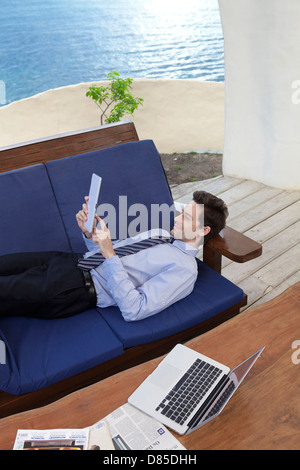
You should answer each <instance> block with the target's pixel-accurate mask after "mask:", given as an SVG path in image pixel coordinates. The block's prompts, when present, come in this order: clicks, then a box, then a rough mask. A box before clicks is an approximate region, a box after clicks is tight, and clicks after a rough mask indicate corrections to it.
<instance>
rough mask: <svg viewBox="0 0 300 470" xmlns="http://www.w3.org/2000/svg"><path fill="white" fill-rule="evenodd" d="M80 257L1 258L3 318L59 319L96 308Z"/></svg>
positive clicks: (25, 255) (30, 255)
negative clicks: (79, 262) (80, 263)
mask: <svg viewBox="0 0 300 470" xmlns="http://www.w3.org/2000/svg"><path fill="white" fill-rule="evenodd" d="M77 262H78V258H77V255H75V254H72V253H62V252H54V251H50V252H41V253H17V254H9V255H4V256H1V257H0V315H2V316H3V315H7V316H10V315H22V316H24V315H25V316H31V317H38V318H59V317H67V316H70V315H75V314H76V313H79V312H82V311H84V310H87V309H88V308H91V307H92V306H95V304H96V297H94V298H93V299H92V300H91V296H90V294H89V292H88V290H87V288H86V285H85V280H84V275H83V272H82V271H81V270H80V269H78V268H77Z"/></svg>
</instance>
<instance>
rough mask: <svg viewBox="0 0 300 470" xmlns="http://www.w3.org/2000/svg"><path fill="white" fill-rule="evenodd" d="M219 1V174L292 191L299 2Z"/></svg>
mask: <svg viewBox="0 0 300 470" xmlns="http://www.w3.org/2000/svg"><path fill="white" fill-rule="evenodd" d="M219 5H220V12H221V19H222V25H223V32H224V42H225V144H224V158H223V172H224V174H225V175H231V176H237V177H240V178H247V179H252V180H256V181H260V182H262V183H265V184H267V185H270V186H275V187H280V188H286V189H300V93H299V92H298V93H297V87H300V82H298V84H297V80H300V27H299V24H300V1H299V0H219ZM293 87H296V88H293Z"/></svg>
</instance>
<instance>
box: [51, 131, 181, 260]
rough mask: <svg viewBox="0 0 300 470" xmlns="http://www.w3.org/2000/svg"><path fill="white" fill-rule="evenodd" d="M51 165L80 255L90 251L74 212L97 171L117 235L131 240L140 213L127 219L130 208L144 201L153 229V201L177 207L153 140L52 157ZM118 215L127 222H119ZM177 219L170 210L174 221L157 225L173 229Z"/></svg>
mask: <svg viewBox="0 0 300 470" xmlns="http://www.w3.org/2000/svg"><path fill="white" fill-rule="evenodd" d="M46 167H47V170H48V173H49V177H50V180H51V183H52V186H53V190H54V193H55V196H56V199H57V201H58V205H59V207H60V210H61V215H62V218H63V221H64V224H65V227H66V232H67V234H68V237H69V239H70V243H71V246H72V250H73V251H74V252H75V253H82V252H84V251H86V246H85V244H84V242H83V240H82V239H81V237H80V236H79V232H78V226H77V223H76V219H75V214H76V212H78V210H79V209H80V208H81V206H82V203H83V198H84V196H86V195H88V193H89V187H90V181H91V176H92V173H96V174H98V175H99V176H101V177H102V178H103V180H102V186H101V192H100V199H99V204H110V205H112V207H113V208H115V210H116V230H115V231H114V230H113V231H112V230H111V234H112V239H119V238H127V235H128V232H127V229H128V227H129V226H130V223H131V222H133V221H134V219H136V218H137V215H136V214H133V215H129V216H128V217H127V212H126V211H127V208H129V207H131V206H132V205H133V204H135V203H140V204H143V205H144V206H145V207H146V208H147V212H148V215H149V219H148V228H149V229H150V228H152V227H151V226H150V220H151V210H150V207H151V204H157V205H160V204H168V205H169V206H170V207H171V206H172V205H173V200H172V196H171V192H170V188H169V185H168V182H167V179H166V176H165V173H164V169H163V166H162V163H161V160H160V156H159V153H158V152H157V149H156V147H155V145H154V143H153V142H152V141H151V140H144V141H138V142H130V143H127V144H121V145H117V146H115V147H111V148H107V149H102V150H97V151H95V152H89V153H86V154H82V155H76V156H74V157H67V158H62V159H60V160H54V161H50V162H47V163H46ZM119 196H126V206H127V207H125V206H123V207H122V205H121V207H120V211H119ZM123 201H124V200H123ZM119 216H122V217H123V219H122V220H123V221H125V222H127V223H126V224H123V223H121V225H120V224H119ZM124 216H125V217H126V219H127V220H126V219H124ZM173 218H174V213H173V212H171V214H170V217H169V219H168V220H166V219H165V220H160V221H159V223H158V224H157V225H156V227H157V226H159V227H162V226H163V227H164V228H166V229H167V230H169V229H170V225H171V224H172V221H173ZM123 227H124V228H125V232H126V233H124V230H123ZM156 227H155V228H156ZM109 228H110V227H109ZM171 228H172V227H171ZM110 229H111V228H110ZM119 229H120V230H119ZM141 231H144V230H141ZM113 232H115V233H113ZM120 232H121V233H120Z"/></svg>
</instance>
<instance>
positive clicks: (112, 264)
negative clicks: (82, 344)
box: [0, 191, 228, 321]
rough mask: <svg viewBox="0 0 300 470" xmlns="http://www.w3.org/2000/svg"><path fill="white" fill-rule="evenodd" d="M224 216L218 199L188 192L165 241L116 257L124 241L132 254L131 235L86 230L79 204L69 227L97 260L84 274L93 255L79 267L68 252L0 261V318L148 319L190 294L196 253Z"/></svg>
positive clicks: (102, 225)
mask: <svg viewBox="0 0 300 470" xmlns="http://www.w3.org/2000/svg"><path fill="white" fill-rule="evenodd" d="M86 201H87V198H86ZM203 208H204V214H203ZM227 216H228V210H227V207H226V205H225V204H224V202H223V201H222V200H221V199H219V198H217V197H215V196H213V195H211V194H209V193H207V192H204V191H196V192H195V193H194V194H193V201H191V202H190V203H189V204H187V205H186V206H185V208H184V210H183V212H182V214H180V215H178V216H177V217H175V223H174V228H173V229H172V230H171V235H172V237H171V239H170V236H169V237H168V238H169V239H168V240H164V241H165V242H164V243H159V244H157V245H155V246H151V247H150V248H146V249H141V251H138V252H136V253H134V252H133V251H132V252H131V253H133V254H129V255H125V256H122V257H119V255H117V252H118V250H120V248H121V251H122V246H123V245H125V247H124V248H125V251H126V247H128V243H129V247H131V249H132V250H133V248H134V245H133V242H136V241H137V240H136V237H134V240H133V239H129V240H126V241H122V242H121V243H120V242H119V243H118V242H117V243H115V244H113V243H112V241H111V238H110V232H109V230H108V228H107V227H106V225H105V223H104V222H103V220H101V219H100V218H99V217H98V216H97V215H96V218H97V220H98V222H99V224H100V228H99V225H98V228H97V227H96V224H94V228H93V232H92V233H89V232H87V230H86V228H85V226H84V222H85V221H86V219H87V204H86V203H84V204H83V206H82V209H81V210H80V211H79V212H78V213H77V214H76V219H77V223H78V226H79V228H80V229H81V230H82V232H83V234H84V238H85V240H86V245H87V247H88V249H89V250H91V249H94V248H95V244H96V245H97V246H99V249H100V252H101V254H102V257H103V261H99V260H98V261H96V263H97V264H96V266H94V267H93V268H92V269H91V270H90V271H89V270H88V269H89V267H88V266H87V265H88V264H89V261H90V260H93V256H92V257H90V258H89V257H88V258H86V259H84V260H83V263H82V264H83V266H81V265H80V264H79V265H78V256H77V255H76V254H73V253H62V252H42V253H17V254H8V255H4V256H1V257H0V315H23V316H24V315H27V316H32V317H38V318H45V319H46V318H59V317H66V316H70V315H74V314H77V313H79V312H83V311H85V310H87V309H89V308H92V307H95V306H98V307H102V308H103V307H109V306H112V305H117V306H118V307H119V309H120V311H121V313H122V315H123V318H124V320H126V321H137V320H141V319H143V318H147V317H149V316H151V315H154V314H156V313H158V312H160V311H162V310H164V309H165V308H167V307H168V306H169V305H171V304H173V303H174V302H177V301H178V300H180V299H182V298H184V297H186V296H187V295H188V294H190V293H191V292H192V290H193V287H194V284H195V281H196V279H197V263H196V260H195V256H196V255H197V253H198V251H199V247H200V246H201V245H202V244H203V242H204V241H205V242H206V241H207V239H209V238H210V237H213V236H216V235H217V234H218V233H219V232H220V231H221V230H222V228H224V226H225V222H226V218H227ZM201 221H202V223H201ZM203 221H204V223H203ZM142 235H143V234H141V238H143V236H142ZM130 244H131V245H130ZM120 245H121V247H120ZM123 250H124V249H123ZM98 251H99V250H98ZM101 254H100V253H99V254H98V255H97V256H99V257H101ZM123 254H124V253H123ZM97 256H96V257H97ZM79 266H80V267H79Z"/></svg>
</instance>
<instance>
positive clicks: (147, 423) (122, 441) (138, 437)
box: [105, 403, 186, 450]
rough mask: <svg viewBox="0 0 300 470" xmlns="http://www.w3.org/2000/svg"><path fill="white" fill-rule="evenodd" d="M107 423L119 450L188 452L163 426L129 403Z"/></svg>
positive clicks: (107, 420)
mask: <svg viewBox="0 0 300 470" xmlns="http://www.w3.org/2000/svg"><path fill="white" fill-rule="evenodd" d="M105 421H106V422H107V424H108V428H109V431H110V435H111V437H112V441H113V443H114V446H115V449H117V450H186V449H185V447H183V445H182V444H181V443H180V442H179V441H178V440H177V439H176V438H175V437H174V436H173V434H171V433H170V431H169V430H168V429H167V428H166V427H165V426H164V425H163V424H161V423H160V422H159V421H157V420H156V419H154V418H151V417H150V416H148V415H146V414H145V413H143V412H142V411H140V410H138V409H137V408H135V407H134V406H132V405H130V404H129V403H126V404H125V405H123V406H121V407H120V408H117V409H116V410H115V411H113V412H112V413H111V414H109V415H108V416H106V418H105Z"/></svg>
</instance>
